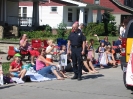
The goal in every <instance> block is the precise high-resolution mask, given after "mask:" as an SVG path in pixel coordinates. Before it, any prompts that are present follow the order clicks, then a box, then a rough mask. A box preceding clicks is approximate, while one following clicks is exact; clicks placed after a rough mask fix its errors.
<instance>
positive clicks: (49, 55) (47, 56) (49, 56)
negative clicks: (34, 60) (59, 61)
mask: <svg viewBox="0 0 133 99" xmlns="http://www.w3.org/2000/svg"><path fill="white" fill-rule="evenodd" d="M51 48H52V47H51V46H48V47H47V48H46V52H47V51H49V50H50V49H51ZM51 52H53V50H52V51H51ZM52 57H53V55H52V54H50V53H48V54H47V55H46V58H50V59H52Z"/></svg>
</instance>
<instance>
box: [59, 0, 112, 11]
mask: <svg viewBox="0 0 133 99" xmlns="http://www.w3.org/2000/svg"><path fill="white" fill-rule="evenodd" d="M61 1H64V2H69V3H72V4H76V5H78V6H79V7H92V8H93V9H101V10H108V11H113V9H111V8H108V7H104V6H100V5H97V4H92V3H89V2H85V0H82V1H81V0H61ZM86 1H87V0H86Z"/></svg>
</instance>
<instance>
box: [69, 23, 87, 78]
mask: <svg viewBox="0 0 133 99" xmlns="http://www.w3.org/2000/svg"><path fill="white" fill-rule="evenodd" d="M78 26H79V25H78V24H73V26H72V28H73V31H72V32H71V33H70V35H69V37H68V46H67V53H68V54H69V53H70V46H71V55H72V62H73V71H74V76H73V77H72V78H71V79H78V80H82V78H81V75H82V66H83V62H82V55H83V54H84V50H85V37H84V35H83V33H82V32H81V30H79V29H78Z"/></svg>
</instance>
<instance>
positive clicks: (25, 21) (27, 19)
mask: <svg viewBox="0 0 133 99" xmlns="http://www.w3.org/2000/svg"><path fill="white" fill-rule="evenodd" d="M18 21H19V25H20V26H32V18H31V17H25V18H24V17H19V20H18Z"/></svg>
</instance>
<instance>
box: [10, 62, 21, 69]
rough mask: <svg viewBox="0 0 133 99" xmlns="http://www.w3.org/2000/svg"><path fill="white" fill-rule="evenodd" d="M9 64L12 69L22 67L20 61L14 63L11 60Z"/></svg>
mask: <svg viewBox="0 0 133 99" xmlns="http://www.w3.org/2000/svg"><path fill="white" fill-rule="evenodd" d="M10 66H12V69H14V68H20V67H22V62H20V63H16V62H15V61H13V62H11V64H10Z"/></svg>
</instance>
